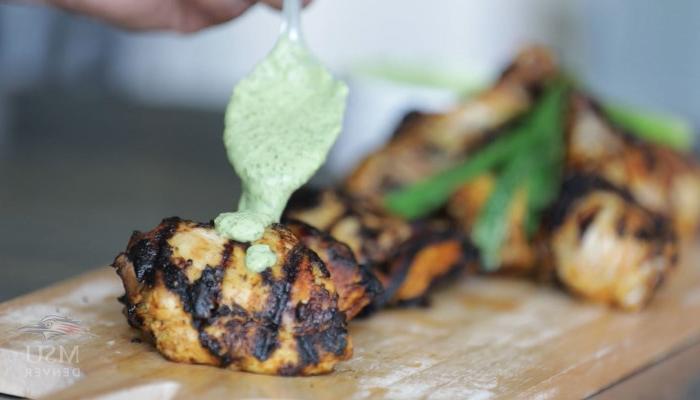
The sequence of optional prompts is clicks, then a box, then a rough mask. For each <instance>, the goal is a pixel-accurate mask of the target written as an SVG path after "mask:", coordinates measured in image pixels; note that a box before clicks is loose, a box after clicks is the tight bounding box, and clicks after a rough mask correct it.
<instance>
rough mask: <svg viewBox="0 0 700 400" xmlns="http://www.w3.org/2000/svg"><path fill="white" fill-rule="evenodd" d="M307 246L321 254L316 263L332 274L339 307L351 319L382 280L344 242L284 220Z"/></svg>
mask: <svg viewBox="0 0 700 400" xmlns="http://www.w3.org/2000/svg"><path fill="white" fill-rule="evenodd" d="M285 224H286V226H287V227H288V228H289V229H290V230H291V231H292V232H294V234H295V235H296V237H297V238H299V240H300V241H301V243H302V244H304V246H306V247H308V248H309V249H311V250H312V254H311V255H312V257H314V258H315V257H316V256H318V257H319V258H320V261H322V262H318V263H317V265H318V266H319V268H321V269H322V270H323V271H325V274H327V275H328V276H330V278H331V280H332V281H333V284H334V285H335V287H336V290H337V291H338V297H339V299H338V307H339V309H340V311H343V312H345V314H346V316H347V318H348V319H352V318H353V317H354V316H355V315H357V314H358V313H359V312H360V311H361V310H362V308H364V307H365V306H367V305H368V304H370V303H371V302H372V301H373V300H374V298H375V297H376V296H377V295H378V294H379V293H380V292H381V291H382V286H381V283H380V282H379V281H378V280H377V278H376V277H375V276H374V275H373V274H372V273H371V272H370V271H369V269H368V268H367V267H366V266H364V265H358V263H357V261H356V259H355V255H354V254H353V252H352V250H351V249H350V247H348V246H347V245H346V244H345V243H342V242H339V241H337V240H335V239H334V238H333V237H332V236H330V235H329V234H327V233H326V232H323V231H320V230H318V229H316V228H314V227H312V226H310V225H308V224H305V223H303V222H301V221H298V220H287V221H285Z"/></svg>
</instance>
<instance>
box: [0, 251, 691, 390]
mask: <svg viewBox="0 0 700 400" xmlns="http://www.w3.org/2000/svg"><path fill="white" fill-rule="evenodd" d="M686 255H687V257H686V259H685V260H684V262H683V264H684V265H683V266H682V267H681V268H680V269H679V271H677V273H676V274H675V275H674V276H672V277H671V279H670V280H669V282H667V285H666V286H665V287H664V288H663V289H662V290H661V292H660V293H659V295H658V296H657V297H656V298H655V299H654V302H653V303H652V304H651V306H650V307H649V308H648V309H647V310H645V311H644V312H641V313H638V314H624V313H621V312H617V311H611V310H608V309H606V308H604V307H601V306H597V305H592V304H585V303H581V302H578V301H576V300H575V299H572V298H570V297H568V296H567V295H566V294H564V293H562V292H560V291H558V290H557V289H555V288H550V287H540V286H537V285H535V284H532V283H530V282H525V281H518V280H511V279H503V278H466V279H463V280H461V281H460V282H459V283H456V284H455V285H453V286H452V287H450V288H447V289H445V290H442V291H440V292H439V293H437V294H436V295H435V296H434V297H433V304H432V305H431V307H429V308H422V309H399V310H387V311H384V312H382V313H380V314H378V315H376V316H374V317H372V318H370V319H367V320H360V321H353V322H352V324H351V334H352V336H353V340H354V344H355V355H354V357H353V358H352V359H351V360H350V361H348V362H345V363H342V364H340V365H339V367H338V368H337V369H336V372H334V373H333V374H330V375H326V376H320V377H311V378H282V377H270V376H260V375H253V374H247V373H241V372H234V371H229V370H221V369H217V368H213V367H205V366H193V365H182V364H175V363H171V362H168V361H166V360H164V359H163V358H162V357H161V356H160V355H159V354H158V353H157V352H156V351H155V350H154V349H153V348H152V347H151V346H150V345H149V344H148V343H138V342H133V340H132V339H134V338H137V337H138V333H137V332H136V331H134V330H132V329H131V328H129V327H128V325H127V323H126V320H125V319H124V317H123V316H122V314H121V305H120V304H119V303H117V301H116V297H117V296H119V295H120V294H122V291H123V290H122V288H121V283H120V281H119V280H118V278H117V277H116V275H115V274H114V272H113V271H111V270H110V269H108V268H103V269H99V270H96V271H94V272H91V273H88V274H85V275H82V276H80V277H78V278H75V279H73V280H70V281H67V282H65V283H61V284H58V285H55V286H52V287H49V288H47V289H44V290H41V291H38V292H35V293H32V294H30V295H27V296H24V297H21V298H18V299H16V300H13V301H10V302H7V303H4V304H2V305H0V392H2V393H7V394H13V395H18V396H26V397H30V398H39V397H42V396H47V395H48V394H49V393H51V395H50V396H47V397H50V398H52V399H76V398H94V399H109V400H114V399H128V400H133V399H136V398H149V399H156V398H160V399H191V398H198V399H209V398H212V399H214V398H228V399H233V398H250V397H255V398H280V397H284V398H310V399H327V398H354V399H370V398H392V399H401V398H411V399H413V398H431V399H455V398H472V399H478V400H485V399H496V398H528V399H531V398H536V399H550V398H562V397H565V398H580V397H585V396H588V395H591V394H594V393H596V392H597V391H598V390H599V389H600V388H603V387H605V386H608V385H610V384H611V383H614V382H616V381H618V380H619V379H621V378H623V377H625V376H628V375H629V374H631V373H632V372H634V371H635V370H638V369H640V368H642V367H644V366H645V365H648V364H650V363H652V362H654V361H655V360H658V359H660V358H662V357H664V355H666V354H669V353H670V352H672V351H673V350H674V349H678V348H680V347H683V346H688V345H690V344H692V343H696V342H698V341H700V266H698V265H697V261H696V260H700V251H699V249H698V248H694V249H691V250H688V251H686ZM50 314H60V315H65V316H69V317H71V318H74V319H77V320H80V324H81V326H83V327H85V328H87V329H88V330H89V334H71V335H64V336H62V337H57V338H53V339H46V340H44V339H43V338H42V337H40V336H39V335H37V334H32V333H26V332H20V331H19V330H18V329H19V328H20V327H22V326H25V325H29V324H34V323H36V322H37V321H39V320H40V319H41V318H43V317H44V316H46V315H50ZM61 346H63V349H64V353H65V354H64V357H63V358H64V359H63V360H61V359H60V357H59V355H60V347H61ZM49 348H54V349H55V354H54V355H53V357H47V356H46V353H47V351H48V350H47V349H49ZM76 348H77V353H78V356H77V357H76V356H75V354H73V357H72V358H71V359H68V358H69V357H67V355H70V352H71V351H76V350H74V349H76ZM40 353H41V354H40ZM40 355H43V357H40ZM74 375H78V376H74Z"/></svg>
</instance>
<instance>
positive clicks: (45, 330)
mask: <svg viewBox="0 0 700 400" xmlns="http://www.w3.org/2000/svg"><path fill="white" fill-rule="evenodd" d="M18 331H19V332H22V333H30V334H34V335H39V336H41V337H42V338H43V339H44V340H49V339H55V338H59V337H63V336H82V335H88V336H95V335H94V334H93V333H91V332H90V331H89V330H88V329H87V328H84V327H82V326H81V325H80V321H78V320H74V319H72V318H69V317H66V316H63V315H47V316H45V317H44V318H42V319H41V320H40V321H39V322H37V323H36V324H32V325H25V326H22V327H20V328H19V329H18Z"/></svg>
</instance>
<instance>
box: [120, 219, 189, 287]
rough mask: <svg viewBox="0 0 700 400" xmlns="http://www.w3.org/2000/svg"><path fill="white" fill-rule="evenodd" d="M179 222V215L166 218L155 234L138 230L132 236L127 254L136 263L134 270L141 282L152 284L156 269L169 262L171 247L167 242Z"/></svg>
mask: <svg viewBox="0 0 700 400" xmlns="http://www.w3.org/2000/svg"><path fill="white" fill-rule="evenodd" d="M179 222H180V219H179V218H177V217H170V218H166V219H164V220H163V222H161V224H160V226H159V229H158V230H157V231H156V232H155V234H153V235H144V234H143V233H141V232H138V231H137V232H134V234H133V235H132V236H131V239H130V240H129V246H128V247H129V251H128V253H127V255H128V257H129V260H130V261H131V262H132V263H133V264H134V272H135V273H136V279H137V280H138V281H139V282H145V283H147V284H149V285H152V284H153V279H154V271H155V270H156V269H158V267H162V266H163V265H164V264H165V263H167V262H169V259H170V252H169V251H170V247H169V246H167V242H168V239H170V238H171V237H172V236H173V234H174V233H175V228H176V227H177V224H178V223H179ZM132 244H133V245H132Z"/></svg>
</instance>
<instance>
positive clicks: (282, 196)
mask: <svg viewBox="0 0 700 400" xmlns="http://www.w3.org/2000/svg"><path fill="white" fill-rule="evenodd" d="M291 2H294V3H297V4H296V7H297V13H298V0H292V1H291ZM291 2H285V12H287V13H289V11H288V3H291ZM288 15H289V14H288ZM288 18H289V17H288ZM297 20H298V16H297ZM289 21H290V19H288V22H287V24H286V25H285V26H286V28H285V29H284V30H283V34H282V35H281V37H280V39H279V41H278V42H277V44H276V45H275V47H274V49H273V50H272V52H271V53H270V54H269V55H268V57H267V58H266V59H265V60H264V61H263V62H262V63H260V64H259V65H258V66H257V67H256V68H255V69H254V71H253V72H252V73H251V74H250V75H249V76H248V77H246V78H244V79H243V80H241V81H240V82H239V83H238V85H237V86H236V88H235V89H234V91H233V96H232V98H231V102H230V103H229V106H228V108H227V110H226V124H225V125H226V127H225V130H224V144H225V146H226V152H227V155H228V159H229V161H230V162H231V164H232V165H233V168H234V169H235V171H236V173H237V174H238V176H239V177H240V178H241V181H242V183H243V193H242V195H241V198H240V200H239V203H238V211H236V212H227V213H222V214H220V215H219V216H218V217H217V218H216V220H215V224H216V229H217V231H218V232H219V234H221V235H223V236H224V237H227V238H229V239H233V240H236V241H240V242H255V241H256V240H258V239H260V238H261V237H262V235H263V232H264V230H265V227H266V226H268V225H270V224H271V223H273V222H278V221H279V219H280V217H281V215H282V211H283V210H284V208H285V206H286V204H287V201H288V200H289V197H290V196H291V195H292V193H293V192H294V191H295V190H297V189H298V188H299V187H301V186H302V185H303V184H304V183H306V182H307V181H308V180H309V179H310V178H311V177H312V175H313V174H314V173H315V172H316V170H318V168H319V167H320V166H321V164H323V162H324V161H325V159H326V155H327V154H328V151H329V150H330V147H331V145H332V144H333V142H335V139H336V138H337V136H338V134H339V133H340V129H341V126H342V120H343V113H344V111H345V103H346V97H347V92H348V89H347V86H346V85H345V84H344V83H343V82H340V81H337V80H335V79H334V78H333V76H332V75H331V74H330V73H329V72H328V71H327V70H326V69H325V68H324V67H323V65H321V64H320V63H319V62H318V61H316V60H315V58H314V57H313V55H312V54H311V53H310V52H309V51H308V49H307V48H306V47H305V46H304V44H303V42H302V40H301V37H300V35H299V33H298V30H297V29H295V28H294V26H295V24H294V21H293V20H292V23H290V22H289ZM275 261H276V257H275V255H274V253H273V252H272V251H271V250H270V248H269V247H268V246H267V245H264V244H254V245H253V246H251V247H250V248H249V250H248V252H247V253H246V265H247V267H248V268H249V269H251V270H253V271H256V272H260V271H263V270H264V269H265V268H268V267H270V266H272V265H274V263H275Z"/></svg>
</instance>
